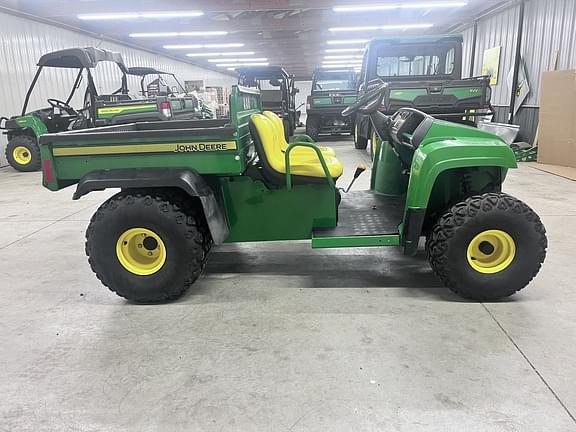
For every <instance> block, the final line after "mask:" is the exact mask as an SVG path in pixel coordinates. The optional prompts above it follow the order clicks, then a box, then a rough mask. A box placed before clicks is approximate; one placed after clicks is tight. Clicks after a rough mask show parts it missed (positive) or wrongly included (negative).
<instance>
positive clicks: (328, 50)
mask: <svg viewBox="0 0 576 432" xmlns="http://www.w3.org/2000/svg"><path fill="white" fill-rule="evenodd" d="M365 50H366V49H365V48H328V49H327V50H326V52H327V53H339V52H364V51H365Z"/></svg>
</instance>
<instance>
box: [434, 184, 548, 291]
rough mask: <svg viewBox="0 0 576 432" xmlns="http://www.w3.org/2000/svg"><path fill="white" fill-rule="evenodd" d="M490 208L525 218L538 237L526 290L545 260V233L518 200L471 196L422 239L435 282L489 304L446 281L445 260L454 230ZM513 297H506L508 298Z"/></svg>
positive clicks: (500, 195) (497, 195)
mask: <svg viewBox="0 0 576 432" xmlns="http://www.w3.org/2000/svg"><path fill="white" fill-rule="evenodd" d="M494 208H497V209H499V210H503V211H509V212H513V213H515V214H516V215H518V216H519V217H523V218H525V219H526V220H527V221H529V222H530V223H531V224H532V225H533V227H534V230H535V231H536V232H537V233H538V235H539V237H540V238H539V242H540V245H541V246H542V247H541V249H540V255H539V260H538V261H539V262H538V266H537V267H535V268H532V269H530V271H531V273H530V275H529V277H528V280H527V282H526V284H525V285H524V286H526V285H527V284H528V283H529V282H530V281H532V279H534V277H535V276H536V274H538V272H539V271H540V268H541V267H542V263H543V262H544V259H545V257H546V248H547V246H548V241H547V239H546V230H545V228H544V226H543V225H542V223H541V221H540V218H539V216H538V215H537V214H536V213H535V212H534V210H532V209H531V208H530V207H528V206H527V205H526V204H525V203H524V202H522V201H521V200H519V199H517V198H514V197H513V196H510V195H508V194H506V193H501V192H499V193H486V194H483V195H474V196H471V197H469V198H467V199H466V200H465V201H462V202H459V203H457V204H455V205H454V206H452V208H450V209H449V210H448V211H447V212H446V213H444V214H443V215H442V216H441V217H440V218H439V219H438V221H437V223H436V224H435V226H434V228H433V229H432V231H431V232H430V233H429V234H428V237H427V238H426V256H427V257H428V261H429V262H430V265H431V267H432V270H433V272H434V274H435V275H436V276H438V278H440V280H441V281H442V282H443V283H444V285H446V286H447V287H448V288H449V289H450V290H451V291H453V292H455V293H456V294H458V295H460V296H462V297H465V298H473V299H474V300H479V301H483V300H491V298H490V297H482V295H475V296H474V297H471V296H470V295H466V294H465V293H463V292H462V291H461V290H460V289H459V288H458V286H457V284H456V283H455V281H454V280H452V278H451V277H450V276H451V274H450V272H449V271H448V259H447V257H446V250H447V248H448V240H450V239H451V238H452V237H453V236H454V234H455V233H456V230H457V229H458V228H459V227H460V226H462V225H464V224H465V223H466V222H467V221H468V220H470V219H472V218H474V217H475V216H476V215H477V214H478V213H479V212H481V211H490V210H492V209H494ZM522 288H523V287H520V288H518V289H517V290H515V291H514V292H518V291H520V290H521V289H522ZM512 294H513V293H510V295H512Z"/></svg>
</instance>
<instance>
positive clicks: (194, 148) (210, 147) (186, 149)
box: [174, 141, 236, 153]
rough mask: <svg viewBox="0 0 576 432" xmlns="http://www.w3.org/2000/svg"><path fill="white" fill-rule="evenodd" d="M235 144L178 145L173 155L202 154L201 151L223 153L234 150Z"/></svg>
mask: <svg viewBox="0 0 576 432" xmlns="http://www.w3.org/2000/svg"><path fill="white" fill-rule="evenodd" d="M235 149H236V142H234V141H230V142H221V143H205V144H204V143H201V144H178V145H177V146H176V148H175V149H174V153H190V152H203V151H223V150H235Z"/></svg>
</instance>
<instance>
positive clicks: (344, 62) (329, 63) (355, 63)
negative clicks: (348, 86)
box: [322, 61, 362, 66]
mask: <svg viewBox="0 0 576 432" xmlns="http://www.w3.org/2000/svg"><path fill="white" fill-rule="evenodd" d="M335 64H337V65H340V64H345V65H348V66H362V62H347V61H339V62H322V65H323V66H328V65H335Z"/></svg>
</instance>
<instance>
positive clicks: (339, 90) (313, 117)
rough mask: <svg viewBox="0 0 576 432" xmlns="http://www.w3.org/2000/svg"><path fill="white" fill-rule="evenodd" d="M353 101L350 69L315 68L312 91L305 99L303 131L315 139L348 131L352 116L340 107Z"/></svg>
mask: <svg viewBox="0 0 576 432" xmlns="http://www.w3.org/2000/svg"><path fill="white" fill-rule="evenodd" d="M354 102H356V73H355V72H354V70H353V69H344V70H326V69H317V70H316V71H314V75H313V77H312V91H311V94H310V96H308V98H307V101H306V134H307V135H308V136H310V137H311V138H312V139H314V140H317V139H318V136H319V135H320V134H328V135H336V134H341V133H352V130H353V128H354V116H349V117H343V116H342V110H343V109H344V108H346V107H347V106H348V105H352V104H353V103H354Z"/></svg>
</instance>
